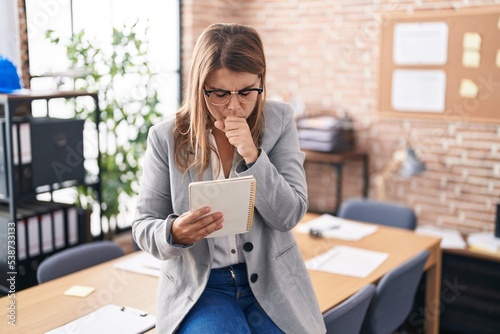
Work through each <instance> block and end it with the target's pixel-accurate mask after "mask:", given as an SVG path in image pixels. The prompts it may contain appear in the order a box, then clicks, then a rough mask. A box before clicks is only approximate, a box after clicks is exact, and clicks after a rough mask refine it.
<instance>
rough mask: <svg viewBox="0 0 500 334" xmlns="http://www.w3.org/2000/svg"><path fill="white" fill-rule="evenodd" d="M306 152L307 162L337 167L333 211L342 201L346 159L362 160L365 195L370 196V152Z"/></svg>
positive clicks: (334, 211) (335, 210)
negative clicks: (343, 171)
mask: <svg viewBox="0 0 500 334" xmlns="http://www.w3.org/2000/svg"><path fill="white" fill-rule="evenodd" d="M302 151H303V152H304V153H305V154H306V158H305V161H304V162H305V163H306V164H307V163H311V162H312V163H320V164H328V165H330V166H332V167H333V168H334V169H335V172H336V174H337V181H336V183H335V197H336V203H335V208H334V210H333V211H332V213H333V214H335V213H336V212H337V211H338V210H339V207H340V203H342V167H343V165H344V163H345V162H346V161H361V162H362V164H363V166H362V167H363V174H362V177H363V189H362V195H363V197H368V187H369V184H370V173H369V170H368V168H369V163H368V154H367V153H361V152H343V153H323V152H316V151H310V150H302Z"/></svg>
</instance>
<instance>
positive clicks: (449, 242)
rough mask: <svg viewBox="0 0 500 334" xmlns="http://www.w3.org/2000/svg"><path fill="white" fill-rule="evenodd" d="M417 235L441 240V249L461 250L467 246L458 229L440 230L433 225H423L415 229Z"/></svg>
mask: <svg viewBox="0 0 500 334" xmlns="http://www.w3.org/2000/svg"><path fill="white" fill-rule="evenodd" d="M415 233H417V234H423V235H430V236H435V237H440V238H441V248H448V249H449V248H459V249H463V248H465V247H466V246H467V244H466V243H465V240H464V238H463V237H462V235H461V234H460V231H458V230H457V229H451V228H440V227H437V226H433V225H422V226H418V227H417V228H416V229H415Z"/></svg>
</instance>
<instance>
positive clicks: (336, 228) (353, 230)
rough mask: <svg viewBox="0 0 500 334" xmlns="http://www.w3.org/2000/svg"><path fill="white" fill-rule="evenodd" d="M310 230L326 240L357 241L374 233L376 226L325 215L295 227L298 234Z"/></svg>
mask: <svg viewBox="0 0 500 334" xmlns="http://www.w3.org/2000/svg"><path fill="white" fill-rule="evenodd" d="M311 229H316V230H319V231H321V234H322V235H323V237H326V238H336V239H342V240H347V241H358V240H361V239H363V238H364V237H366V236H368V235H370V234H372V233H375V231H376V230H377V226H376V225H371V224H363V223H357V222H353V221H350V220H346V219H342V218H339V217H335V216H332V215H329V214H327V213H325V214H323V215H321V216H319V217H318V218H314V219H311V220H310V221H308V222H306V223H302V224H299V225H297V228H296V231H297V232H300V233H309V232H310V231H311Z"/></svg>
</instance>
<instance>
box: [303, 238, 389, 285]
mask: <svg viewBox="0 0 500 334" xmlns="http://www.w3.org/2000/svg"><path fill="white" fill-rule="evenodd" d="M388 257H389V254H388V253H382V252H375V251H371V250H366V249H362V248H356V247H351V246H335V247H333V248H332V249H330V250H329V251H327V252H326V253H324V254H321V255H319V256H316V257H314V258H312V259H310V260H308V261H306V267H307V268H308V269H310V270H317V271H326V272H329V273H332V274H339V275H345V276H353V277H360V278H363V277H366V276H368V275H370V274H371V273H372V272H373V271H374V270H375V269H377V267H378V266H380V264H382V262H384V261H385V260H386V259H387V258H388Z"/></svg>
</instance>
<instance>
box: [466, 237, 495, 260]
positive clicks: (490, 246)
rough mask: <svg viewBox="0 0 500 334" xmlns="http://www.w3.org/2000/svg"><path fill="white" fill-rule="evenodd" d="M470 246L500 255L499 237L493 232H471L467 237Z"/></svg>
mask: <svg viewBox="0 0 500 334" xmlns="http://www.w3.org/2000/svg"><path fill="white" fill-rule="evenodd" d="M467 242H468V244H469V246H470V247H471V248H473V249H474V248H475V249H477V250H482V251H486V252H490V253H495V254H498V255H500V238H495V236H494V235H493V233H471V234H469V236H468V237H467Z"/></svg>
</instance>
